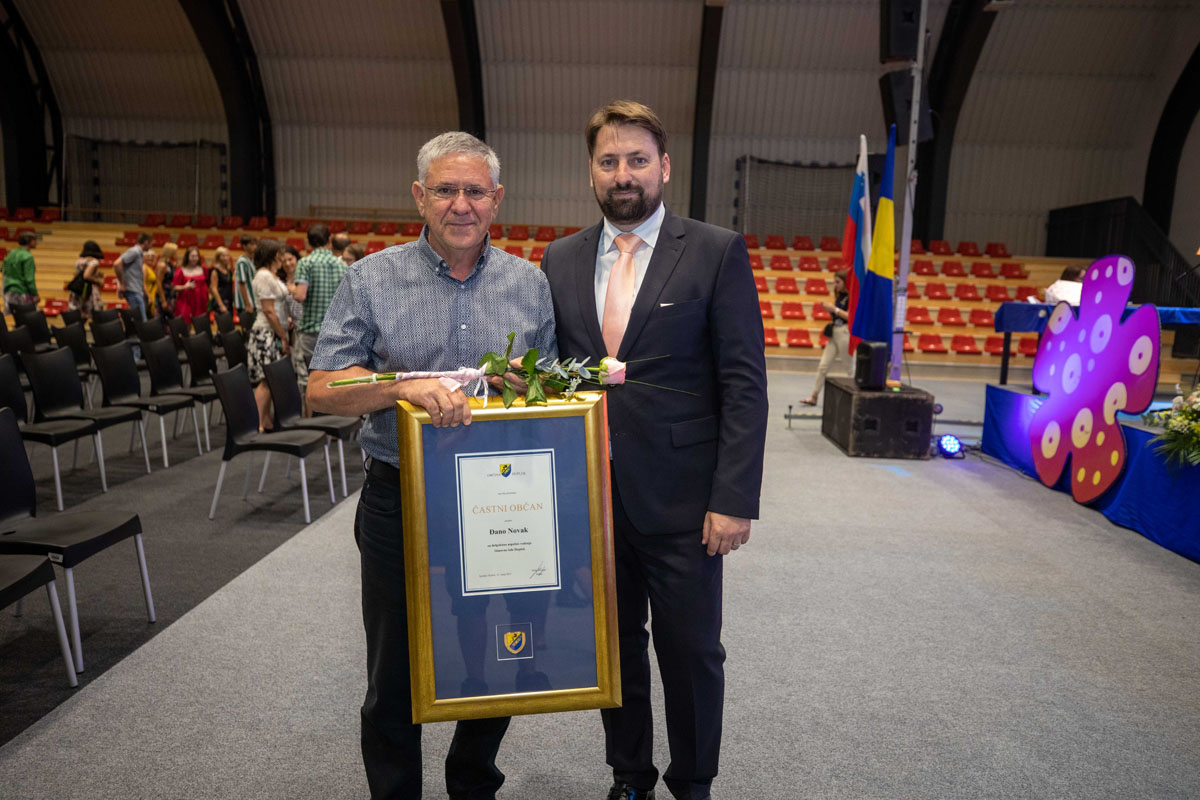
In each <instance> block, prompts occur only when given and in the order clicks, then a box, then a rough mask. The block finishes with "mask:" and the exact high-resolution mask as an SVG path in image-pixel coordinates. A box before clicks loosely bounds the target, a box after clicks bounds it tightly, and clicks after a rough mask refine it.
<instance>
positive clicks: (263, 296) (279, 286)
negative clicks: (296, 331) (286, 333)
mask: <svg viewBox="0 0 1200 800" xmlns="http://www.w3.org/2000/svg"><path fill="white" fill-rule="evenodd" d="M250 287H251V289H253V295H252V296H253V297H255V298H257V300H258V301H262V300H274V301H275V309H274V311H275V316H277V317H279V322H280V324H281V325H282V326H283V328H284V329H286V328H287V318H288V310H287V300H288V290H287V286H285V285H284V283H283V281H281V280H279V278H276V277H275V273H273V272H271V270H269V269H260V270H259V271H258V272H256V273H254V280H253V281H251V283H250ZM263 328H266V329H267V330H274V329H273V328H271V322H270V320H268V319H267V315H266V314H258V315H256V316H255V317H254V325H252V326H251V329H252V330H254V329H259V330H261V329H263Z"/></svg>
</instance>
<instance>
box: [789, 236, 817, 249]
mask: <svg viewBox="0 0 1200 800" xmlns="http://www.w3.org/2000/svg"><path fill="white" fill-rule="evenodd" d="M792 249H793V250H815V249H816V248H815V247H813V240H812V237H811V236H797V237H795V238H794V239H792Z"/></svg>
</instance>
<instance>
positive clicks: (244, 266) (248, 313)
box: [233, 234, 258, 329]
mask: <svg viewBox="0 0 1200 800" xmlns="http://www.w3.org/2000/svg"><path fill="white" fill-rule="evenodd" d="M240 242H241V244H242V254H241V255H240V256H238V260H237V264H236V265H234V268H233V307H234V309H235V310H236V312H237V317H238V322H239V323H240V324H241V326H242V328H243V329H249V328H250V327H253V326H252V323H253V321H254V312H255V310H256V309H257V308H258V306H257V304H256V303H255V301H254V251H255V249H256V248H257V247H258V239H255V238H254V237H253V236H251V235H249V234H243V235H242V238H241V239H240Z"/></svg>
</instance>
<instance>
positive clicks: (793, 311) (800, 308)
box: [779, 301, 806, 319]
mask: <svg viewBox="0 0 1200 800" xmlns="http://www.w3.org/2000/svg"><path fill="white" fill-rule="evenodd" d="M779 316H780V317H782V318H783V319H806V317H805V316H804V304H803V303H797V302H795V301H787V302H784V303H782V304H780V307H779Z"/></svg>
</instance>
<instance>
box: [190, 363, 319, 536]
mask: <svg viewBox="0 0 1200 800" xmlns="http://www.w3.org/2000/svg"><path fill="white" fill-rule="evenodd" d="M213 381H214V382H215V383H216V386H217V392H219V393H220V395H221V406H222V407H223V408H224V409H225V452H224V454H223V455H222V456H221V471H220V472H219V473H217V487H216V489H214V490H213V499H212V507H211V508H210V509H209V511H208V518H209V519H212V518H213V517H215V516H216V515H217V500H218V499H220V497H221V484H223V483H224V482H225V468H226V467H227V466H228V465H229V462H230V461H232V460H233V458H234V456H238V455H241V454H242V453H251V458H250V460H249V463H247V464H246V483H245V486H244V487H243V489H242V499H243V500H245V499H246V495H248V494H249V493H250V470H251V469H252V468H253V466H254V458H253V453H254V452H255V451H257V450H262V451H264V452H265V453H266V458H265V460H264V461H263V470H262V477H260V478H259V479H258V491H259V492H260V493H261V492H262V490H263V486H264V484H265V483H266V480H267V468H268V467H269V466H270V465H271V453H273V452H274V453H283V454H285V455H289V456H295V457H296V458H298V459H299V460H300V493H301V496H302V497H303V498H304V521H305V522H312V514H311V513H310V511H309V507H308V473H307V472H306V471H305V468H304V457H305V456H307V455H308V454H309V453H311V452H313V451H314V450H316V449H317V448H318V447H321V446H324V448H325V475H326V477H328V479H329V501H330V503H331V504H332V503H335V502H337V497H336V496H335V495H334V493H333V472H332V471H331V470H330V468H329V438H328V437H327V436H326V435H325V434H324V433H323V432H321V431H315V430H291V431H278V432H276V431H270V432H266V433H260V432H259V430H258V405H257V404H256V403H255V402H254V390H253V389H251V388H250V378H249V377H247V375H246V368H245V367H244V366H242V365H240V364H239V365H238V366H236V367H234V368H233V369H230V370H226V371H225V372H218V373H217V374H216V375H215V376H214V377H213Z"/></svg>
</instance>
